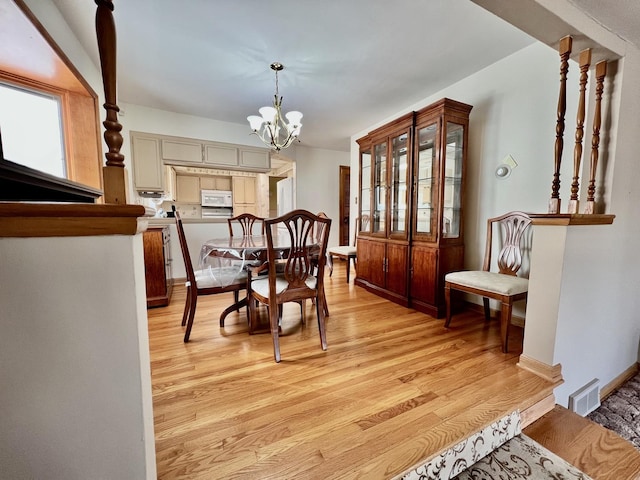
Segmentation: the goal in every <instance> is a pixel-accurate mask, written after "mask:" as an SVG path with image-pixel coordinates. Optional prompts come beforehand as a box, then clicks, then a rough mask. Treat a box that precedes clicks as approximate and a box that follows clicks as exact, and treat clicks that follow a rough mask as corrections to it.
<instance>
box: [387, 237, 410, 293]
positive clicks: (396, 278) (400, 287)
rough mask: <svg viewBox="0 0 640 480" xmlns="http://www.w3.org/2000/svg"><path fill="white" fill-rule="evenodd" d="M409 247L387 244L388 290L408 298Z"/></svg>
mask: <svg viewBox="0 0 640 480" xmlns="http://www.w3.org/2000/svg"><path fill="white" fill-rule="evenodd" d="M408 250H409V247H408V246H407V245H399V244H395V243H389V244H387V255H386V285H385V287H386V289H387V290H389V291H391V292H394V293H397V294H398V295H402V296H406V294H407V252H408Z"/></svg>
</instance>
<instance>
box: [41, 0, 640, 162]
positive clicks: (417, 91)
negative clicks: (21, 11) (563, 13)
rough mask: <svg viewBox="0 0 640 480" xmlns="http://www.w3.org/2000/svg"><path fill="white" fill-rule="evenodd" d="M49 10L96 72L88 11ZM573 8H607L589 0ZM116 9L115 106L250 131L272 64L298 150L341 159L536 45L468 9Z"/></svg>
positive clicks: (373, 4) (138, 4)
mask: <svg viewBox="0 0 640 480" xmlns="http://www.w3.org/2000/svg"><path fill="white" fill-rule="evenodd" d="M53 2H54V3H55V4H56V5H57V7H58V9H59V10H60V12H61V13H62V15H63V17H64V18H65V20H66V21H67V23H68V24H69V25H70V27H71V28H72V30H73V31H74V33H75V35H76V36H77V37H78V38H79V40H80V41H81V43H82V44H83V45H85V47H86V50H87V52H88V53H89V55H90V56H91V58H92V59H93V61H94V63H95V64H96V65H99V61H98V54H97V47H96V40H95V31H94V16H95V5H94V3H93V2H89V1H87V0H53ZM575 3H576V4H579V5H580V6H584V8H585V9H593V10H603V9H604V8H603V7H602V6H601V5H600V4H601V3H602V2H598V1H597V0H576V1H575ZM608 3H610V2H608ZM621 3H624V4H633V3H635V1H625V2H621ZM638 3H640V2H638ZM114 4H115V12H114V15H115V21H116V29H117V36H118V96H119V103H132V104H138V105H144V106H148V107H154V108H158V109H162V110H168V111H172V112H179V113H185V114H190V115H196V116H200V117H206V118H211V119H216V120H222V121H226V122H232V123H238V124H243V125H247V131H249V127H248V124H247V122H246V117H247V116H248V115H254V114H257V109H258V108H259V107H261V106H264V105H267V104H270V103H271V101H272V99H273V94H274V90H275V77H274V74H273V72H272V71H271V70H270V68H269V65H270V64H271V63H272V62H274V61H278V62H280V63H282V64H284V66H285V70H284V71H283V72H281V73H280V74H279V90H280V94H281V95H282V96H283V97H284V100H283V111H284V112H286V111H288V110H299V111H301V112H302V113H303V114H304V117H303V119H302V123H303V128H302V133H301V135H300V140H301V144H302V145H306V146H310V147H316V148H326V149H332V150H342V151H347V150H349V147H350V144H349V138H350V136H351V135H353V134H355V133H358V132H360V131H362V130H363V129H366V128H368V127H369V126H370V125H372V124H374V123H376V122H378V121H381V120H384V119H385V118H387V117H389V116H392V115H394V114H396V113H397V112H398V111H399V110H401V109H403V108H406V107H409V106H410V105H412V104H414V103H416V102H419V101H420V100H422V99H423V98H426V97H428V96H430V95H432V94H435V93H437V92H438V91H440V90H442V89H443V88H445V87H447V86H449V85H451V84H453V83H455V82H456V81H459V80H461V79H463V78H465V77H467V76H468V75H470V74H472V73H474V72H476V71H478V70H481V69H482V68H484V67H487V66H488V65H491V64H492V63H494V62H496V61H498V60H500V59H501V58H503V57H505V56H507V55H510V54H511V53H514V52H516V51H518V50H520V49H522V48H524V47H526V46H527V45H529V44H531V43H533V41H534V40H533V39H532V38H531V37H529V36H528V35H526V34H524V33H523V32H521V31H520V30H518V29H516V28H515V27H513V26H511V25H509V24H508V23H506V22H504V21H502V20H501V19H499V18H498V17H496V16H494V15H493V14H491V13H489V12H487V11H485V10H484V9H482V8H481V7H479V6H478V5H476V4H475V3H472V2H471V1H470V0H394V1H389V0H324V1H322V2H320V1H311V0H302V1H300V0H298V1H296V2H294V1H292V0H269V1H265V0H242V1H239V0H236V1H229V0H190V1H189V2H177V1H175V0H125V1H115V2H114ZM616 8H617V7H615V8H611V5H608V6H607V9H611V10H612V11H613V10H615V9H616ZM636 8H638V7H636ZM637 18H640V17H637ZM468 19H472V20H473V21H468ZM638 32H640V29H636V30H631V34H635V35H640V34H639V33H638Z"/></svg>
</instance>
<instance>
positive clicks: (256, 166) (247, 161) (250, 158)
mask: <svg viewBox="0 0 640 480" xmlns="http://www.w3.org/2000/svg"><path fill="white" fill-rule="evenodd" d="M239 162H240V163H239V166H240V167H241V168H243V169H247V170H259V171H263V172H264V171H267V170H270V169H271V154H270V151H269V150H265V149H264V148H246V147H240V159H239Z"/></svg>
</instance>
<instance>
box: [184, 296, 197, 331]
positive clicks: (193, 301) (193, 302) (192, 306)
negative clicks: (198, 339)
mask: <svg viewBox="0 0 640 480" xmlns="http://www.w3.org/2000/svg"><path fill="white" fill-rule="evenodd" d="M194 290H195V289H194ZM189 303H190V307H189V319H188V320H187V330H186V331H185V332H184V343H187V342H188V341H189V337H190V336H191V327H193V317H195V316H196V304H197V303H198V292H197V291H192V292H191V295H190V302H189Z"/></svg>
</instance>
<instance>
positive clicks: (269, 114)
mask: <svg viewBox="0 0 640 480" xmlns="http://www.w3.org/2000/svg"><path fill="white" fill-rule="evenodd" d="M271 70H273V71H274V72H276V94H275V95H274V96H273V106H272V107H262V108H260V109H259V110H258V112H259V113H260V115H261V116H258V115H251V116H249V117H247V120H249V125H250V126H251V130H253V133H255V134H256V135H257V136H258V137H259V138H260V140H262V141H263V142H264V143H265V144H266V145H268V146H269V147H271V148H273V149H274V150H275V151H276V152H279V151H280V150H281V149H283V148H287V147H288V146H289V145H291V144H292V143H293V141H294V140H296V139H297V138H298V135H300V129H301V128H302V123H300V120H301V119H302V113H300V112H296V111H293V112H288V113H287V114H285V116H284V118H286V120H285V119H284V118H282V111H281V110H280V107H281V106H282V97H278V72H281V71H282V70H284V65H282V64H281V63H278V62H274V63H272V64H271Z"/></svg>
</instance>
